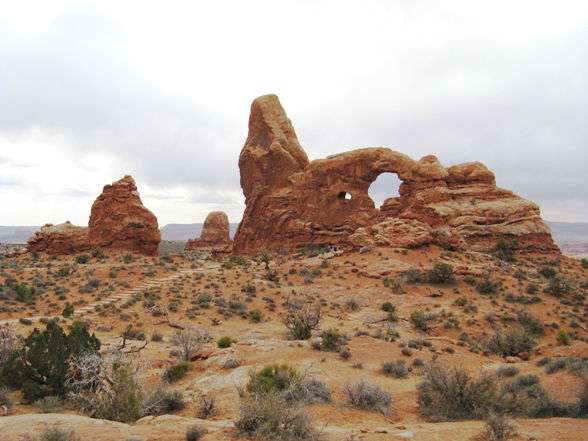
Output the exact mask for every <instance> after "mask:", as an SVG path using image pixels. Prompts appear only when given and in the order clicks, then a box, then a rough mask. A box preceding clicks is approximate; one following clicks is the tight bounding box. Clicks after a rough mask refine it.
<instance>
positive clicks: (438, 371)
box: [417, 364, 497, 421]
mask: <svg viewBox="0 0 588 441" xmlns="http://www.w3.org/2000/svg"><path fill="white" fill-rule="evenodd" d="M417 391H418V397H417V403H418V410H419V413H420V414H421V416H423V417H425V418H427V419H429V420H432V421H451V420H462V419H475V418H480V417H483V416H485V415H486V413H487V411H488V409H489V408H492V407H493V406H494V403H495V397H496V394H497V388H496V382H495V380H494V379H493V378H492V377H491V376H489V375H486V374H482V375H481V376H479V377H477V378H476V377H473V376H472V375H471V374H470V373H469V372H468V371H467V370H465V369H464V368H461V367H453V366H451V367H446V366H443V365H441V364H434V365H432V366H430V367H429V368H427V369H426V370H425V374H424V377H423V381H422V382H421V383H419V384H418V385H417Z"/></svg>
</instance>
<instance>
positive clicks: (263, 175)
mask: <svg viewBox="0 0 588 441" xmlns="http://www.w3.org/2000/svg"><path fill="white" fill-rule="evenodd" d="M239 169H240V172H241V187H242V188H243V193H244V194H245V198H246V199H245V205H246V208H245V213H244V215H243V220H242V221H241V224H240V225H239V229H238V230H237V234H236V237H235V243H234V249H235V251H236V252H239V253H253V252H257V251H260V250H262V249H264V248H269V249H276V248H278V247H282V246H285V247H289V248H297V247H301V246H304V245H306V244H309V243H319V244H329V245H336V246H339V247H343V248H358V247H362V246H392V247H418V246H421V245H426V244H438V245H442V246H452V247H455V248H456V249H472V250H478V251H488V250H489V249H491V248H493V247H494V246H495V244H496V243H497V241H498V240H512V239H516V240H517V241H518V242H519V246H520V247H522V248H526V249H532V250H542V251H556V252H557V251H559V249H558V248H557V247H556V246H555V245H554V243H553V240H552V238H551V232H550V230H549V227H548V226H547V225H546V224H545V222H543V220H542V219H541V217H540V212H539V207H538V206H537V205H536V204H534V203H533V202H530V201H528V200H525V199H523V198H521V197H519V196H517V195H515V194H513V193H512V192H510V191H508V190H504V189H501V188H498V187H497V186H496V183H495V178H494V174H493V173H492V172H491V171H490V170H488V169H487V168H486V167H485V166H484V165H483V164H481V163H479V162H473V163H465V164H459V165H455V166H452V167H449V168H445V167H443V166H442V165H441V163H440V162H439V161H438V160H437V158H436V157H435V156H425V157H423V158H421V159H420V160H418V161H415V160H414V159H412V158H410V157H408V156H406V155H404V154H402V153H399V152H396V151H393V150H391V149H387V148H364V149H359V150H353V151H350V152H345V153H340V154H337V155H333V156H329V157H327V158H326V159H319V160H315V161H312V162H309V161H308V158H307V156H306V153H305V152H304V150H303V149H302V147H301V146H300V144H299V143H298V140H297V138H296V133H295V131H294V128H293V127H292V125H291V123H290V120H289V119H288V117H287V116H286V113H285V112H284V109H283V108H282V106H281V105H280V102H279V100H278V98H277V97H276V96H275V95H266V96H262V97H259V98H257V99H256V100H255V101H254V102H253V104H252V106H251V115H250V119H249V135H248V137H247V141H246V142H245V145H244V147H243V149H242V151H241V154H240V157H239ZM385 172H390V173H396V174H397V175H398V177H399V178H400V180H401V181H402V184H401V186H400V190H399V193H400V196H398V197H392V198H389V199H387V200H386V201H385V202H384V204H383V205H382V206H381V207H376V206H375V204H374V201H373V200H372V199H371V198H370V197H369V195H368V189H369V187H370V184H371V183H372V182H374V181H375V180H376V178H377V177H378V176H379V175H380V174H382V173H385ZM348 196H350V198H349V197H348Z"/></svg>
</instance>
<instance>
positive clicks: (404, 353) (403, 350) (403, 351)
mask: <svg viewBox="0 0 588 441" xmlns="http://www.w3.org/2000/svg"><path fill="white" fill-rule="evenodd" d="M400 353H401V354H402V355H406V356H407V357H410V356H411V355H412V351H411V350H410V348H402V349H401V350H400Z"/></svg>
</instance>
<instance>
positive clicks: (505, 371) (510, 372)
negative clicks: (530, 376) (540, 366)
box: [496, 366, 520, 378]
mask: <svg viewBox="0 0 588 441" xmlns="http://www.w3.org/2000/svg"><path fill="white" fill-rule="evenodd" d="M519 371H520V369H519V368H518V367H516V366H500V367H499V368H498V369H496V376H497V377H498V378H509V377H514V376H515V375H518V373H519Z"/></svg>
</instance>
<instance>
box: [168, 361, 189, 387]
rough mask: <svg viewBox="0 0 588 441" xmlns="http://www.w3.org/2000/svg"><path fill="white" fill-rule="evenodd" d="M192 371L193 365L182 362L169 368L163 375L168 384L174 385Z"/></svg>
mask: <svg viewBox="0 0 588 441" xmlns="http://www.w3.org/2000/svg"><path fill="white" fill-rule="evenodd" d="M190 370H192V363H190V362H189V361H182V362H180V363H177V364H174V365H173V366H170V367H168V368H167V369H166V370H165V371H164V373H163V379H164V380H165V381H167V382H168V383H173V382H175V381H178V380H180V379H182V378H184V377H185V376H186V375H187V374H188V371H190Z"/></svg>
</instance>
